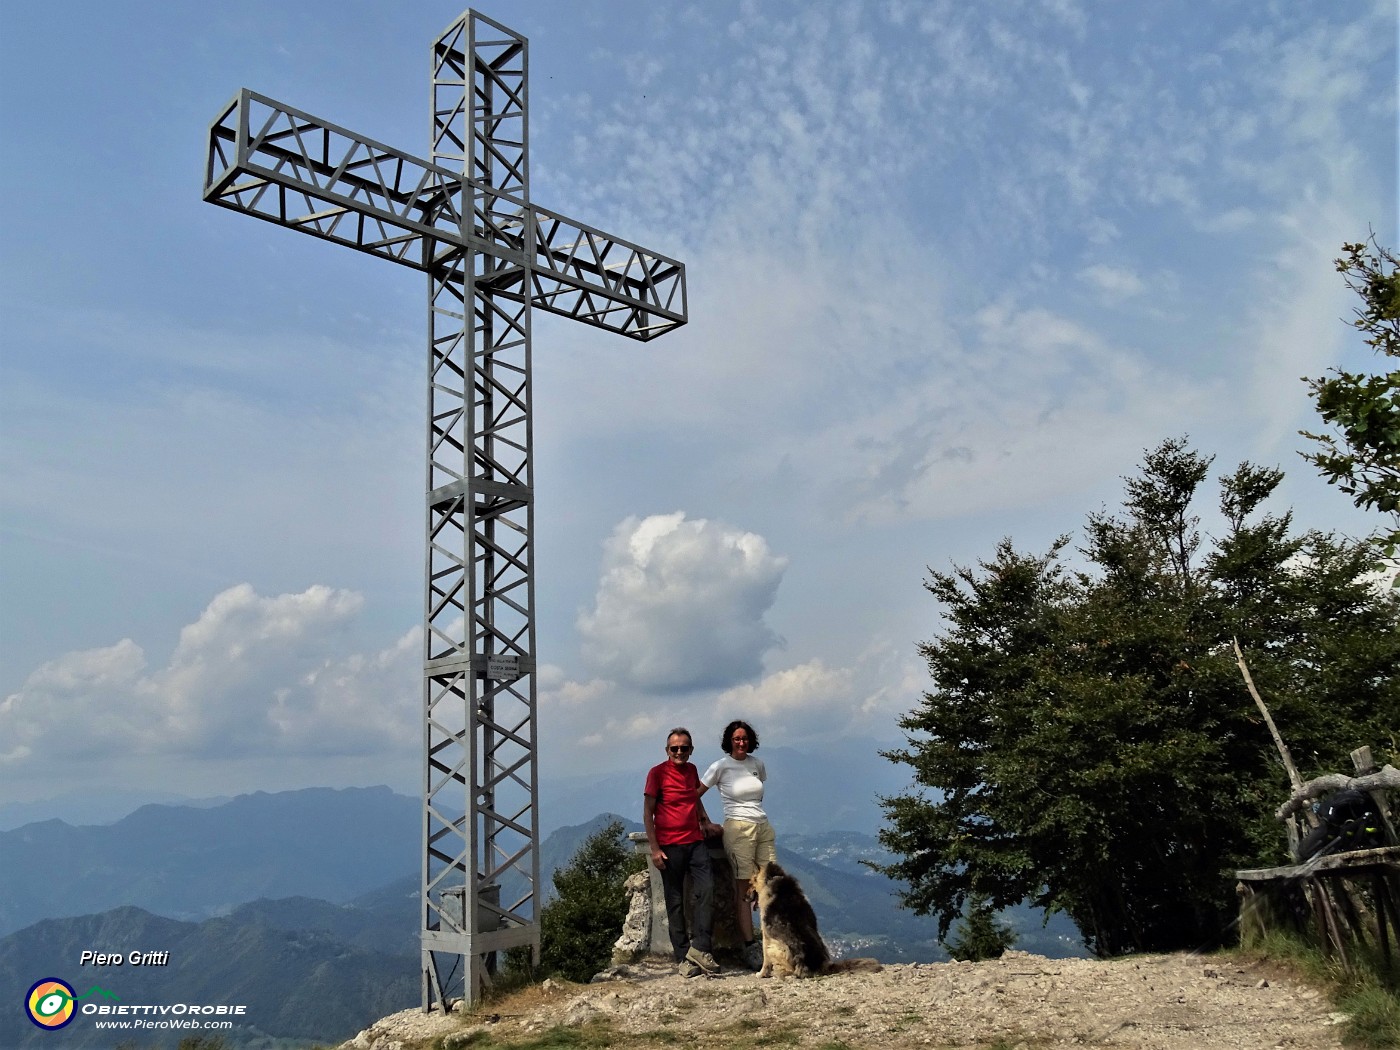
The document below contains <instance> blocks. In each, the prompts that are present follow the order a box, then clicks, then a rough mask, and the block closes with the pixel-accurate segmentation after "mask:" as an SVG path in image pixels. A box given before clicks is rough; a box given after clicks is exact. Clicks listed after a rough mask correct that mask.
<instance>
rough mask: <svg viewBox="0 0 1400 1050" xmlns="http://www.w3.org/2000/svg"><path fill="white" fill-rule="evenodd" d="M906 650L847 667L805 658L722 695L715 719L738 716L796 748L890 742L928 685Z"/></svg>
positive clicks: (885, 651) (884, 650) (881, 649)
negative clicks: (858, 739) (845, 741)
mask: <svg viewBox="0 0 1400 1050" xmlns="http://www.w3.org/2000/svg"><path fill="white" fill-rule="evenodd" d="M926 677H927V676H926V674H925V673H924V672H923V670H922V665H921V664H920V663H919V661H918V660H917V659H916V658H915V657H914V655H913V652H912V647H910V649H909V650H908V651H897V650H895V649H893V648H891V647H889V646H888V645H883V644H877V645H874V646H871V647H870V648H869V649H867V650H866V651H865V652H863V653H861V654H860V655H859V656H858V657H857V659H856V660H855V662H854V663H853V664H852V665H851V666H850V667H830V666H828V665H827V664H826V663H825V662H824V661H823V660H820V659H816V660H809V661H807V662H806V663H803V664H799V665H797V666H795V667H789V668H785V669H783V670H780V671H775V672H774V673H772V674H770V675H768V676H766V677H765V678H764V679H763V680H762V681H759V682H754V683H746V684H744V685H739V686H735V687H733V688H732V689H727V690H725V691H724V692H723V693H721V694H720V695H719V696H718V697H716V699H715V705H714V711H715V719H716V721H717V722H718V723H719V724H721V725H723V724H726V723H727V722H728V721H729V720H730V719H733V718H743V719H745V720H746V721H749V722H752V723H753V724H754V726H755V727H756V728H758V729H759V732H760V735H763V734H767V736H768V738H769V739H771V740H782V741H783V742H784V744H786V745H788V746H794V747H802V746H807V745H815V744H831V743H833V742H838V741H840V740H841V739H842V738H843V737H855V736H888V735H889V734H890V733H891V732H892V731H893V728H894V724H895V721H896V720H897V719H898V717H899V716H900V715H902V714H904V713H905V712H907V711H909V710H911V709H912V708H913V706H914V704H915V702H916V700H917V698H918V696H919V693H920V690H921V689H922V688H923V687H924V686H925V685H926V684H927V682H926Z"/></svg>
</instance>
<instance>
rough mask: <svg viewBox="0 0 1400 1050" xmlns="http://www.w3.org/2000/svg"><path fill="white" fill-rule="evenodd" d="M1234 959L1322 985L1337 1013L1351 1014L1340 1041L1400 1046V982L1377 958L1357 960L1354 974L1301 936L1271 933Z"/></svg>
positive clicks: (1375, 1048) (1365, 1048)
mask: <svg viewBox="0 0 1400 1050" xmlns="http://www.w3.org/2000/svg"><path fill="white" fill-rule="evenodd" d="M1230 954H1232V955H1234V956H1236V957H1237V958H1240V959H1243V960H1245V961H1248V962H1251V963H1255V964H1263V965H1266V966H1268V965H1273V966H1277V967H1281V968H1282V969H1283V970H1284V972H1290V971H1291V973H1292V974H1294V975H1298V976H1301V977H1302V978H1303V979H1304V980H1306V981H1308V982H1309V983H1310V984H1314V985H1317V986H1319V987H1320V988H1321V989H1322V990H1323V991H1324V992H1325V993H1326V994H1327V996H1328V998H1329V999H1331V1001H1332V1004H1333V1008H1334V1009H1335V1010H1336V1011H1337V1012H1338V1013H1344V1014H1346V1015H1348V1020H1347V1021H1346V1023H1345V1025H1344V1026H1343V1028H1342V1042H1343V1043H1344V1044H1345V1045H1347V1046H1354V1047H1358V1048H1361V1050H1386V1048H1391V1047H1397V1046H1400V981H1397V979H1396V974H1395V973H1394V971H1392V972H1390V973H1389V974H1387V973H1386V972H1385V967H1384V965H1383V964H1382V962H1381V960H1380V959H1379V958H1375V957H1358V952H1357V951H1356V950H1355V949H1354V950H1353V953H1352V961H1353V964H1354V965H1355V966H1356V969H1353V970H1345V969H1343V968H1342V965H1341V963H1340V962H1338V961H1337V960H1335V959H1331V958H1328V957H1327V956H1326V955H1324V954H1323V953H1322V950H1321V949H1320V948H1317V947H1315V946H1313V945H1311V944H1308V943H1307V942H1305V941H1303V940H1302V939H1300V938H1299V937H1297V936H1295V935H1292V934H1289V933H1284V932H1279V931H1270V932H1269V933H1267V934H1266V935H1264V936H1263V937H1261V938H1258V939H1256V940H1255V941H1254V942H1253V943H1252V944H1251V945H1250V947H1249V948H1236V949H1233V950H1232V951H1231V952H1230Z"/></svg>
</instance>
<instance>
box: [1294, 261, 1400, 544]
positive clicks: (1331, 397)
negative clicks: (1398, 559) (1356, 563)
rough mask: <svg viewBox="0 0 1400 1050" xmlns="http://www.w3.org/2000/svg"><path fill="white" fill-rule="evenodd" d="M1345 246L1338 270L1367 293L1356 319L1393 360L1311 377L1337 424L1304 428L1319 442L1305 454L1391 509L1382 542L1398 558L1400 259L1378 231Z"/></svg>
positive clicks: (1361, 495) (1363, 500) (1371, 505)
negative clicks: (1368, 370)
mask: <svg viewBox="0 0 1400 1050" xmlns="http://www.w3.org/2000/svg"><path fill="white" fill-rule="evenodd" d="M1342 252H1343V254H1342V257H1341V258H1339V259H1337V261H1336V264H1337V271H1338V272H1339V273H1341V274H1342V275H1343V279H1344V280H1345V281H1346V284H1347V287H1348V288H1350V289H1351V290H1352V291H1354V292H1355V293H1356V294H1357V295H1358V296H1360V297H1361V305H1360V306H1358V307H1357V308H1356V309H1355V310H1354V311H1353V313H1354V314H1355V318H1354V319H1353V320H1352V321H1351V325H1352V327H1354V328H1356V329H1357V330H1358V331H1360V332H1362V333H1364V334H1365V336H1366V343H1367V345H1368V346H1370V347H1371V349H1373V350H1374V351H1376V352H1377V353H1378V354H1381V355H1382V356H1383V357H1388V358H1391V359H1392V360H1393V361H1394V362H1395V367H1393V368H1392V369H1391V370H1390V371H1389V372H1385V373H1378V374H1374V375H1367V374H1364V373H1356V372H1346V371H1343V370H1342V369H1340V368H1336V369H1333V370H1332V371H1331V372H1329V373H1328V374H1327V375H1325V376H1321V377H1319V378H1317V379H1306V378H1305V380H1304V381H1305V382H1306V383H1307V384H1308V388H1309V389H1310V390H1311V391H1312V394H1313V398H1314V400H1315V401H1316V403H1317V411H1318V415H1320V416H1321V417H1322V420H1323V422H1325V423H1326V424H1327V425H1328V426H1329V427H1331V428H1332V430H1331V432H1330V433H1321V434H1314V433H1312V432H1310V431H1306V430H1304V431H1302V432H1301V433H1302V434H1303V436H1304V437H1307V438H1311V439H1312V440H1313V441H1315V442H1317V444H1318V446H1319V450H1318V451H1317V452H1312V453H1304V455H1303V458H1304V459H1306V460H1307V461H1308V462H1310V463H1312V464H1314V465H1315V466H1316V467H1317V468H1318V472H1319V473H1320V474H1321V475H1322V476H1323V477H1324V478H1326V479H1327V483H1328V484H1329V485H1336V486H1337V487H1338V488H1339V489H1341V490H1342V491H1343V492H1345V493H1346V494H1347V495H1348V496H1350V497H1351V498H1352V500H1353V501H1354V502H1355V503H1356V505H1357V506H1358V507H1363V508H1367V509H1370V510H1377V511H1380V512H1381V513H1382V514H1388V515H1390V518H1391V528H1390V530H1389V531H1388V532H1385V533H1383V535H1382V537H1381V542H1382V544H1383V545H1384V547H1385V548H1386V553H1387V554H1388V555H1389V556H1390V557H1392V558H1393V557H1395V555H1396V552H1397V548H1400V270H1397V266H1398V265H1400V264H1398V263H1397V260H1396V258H1395V256H1394V255H1393V254H1391V252H1389V251H1388V250H1386V249H1385V248H1382V247H1381V246H1380V245H1379V244H1377V243H1376V240H1375V238H1374V237H1372V238H1371V240H1370V242H1369V243H1364V244H1344V245H1342Z"/></svg>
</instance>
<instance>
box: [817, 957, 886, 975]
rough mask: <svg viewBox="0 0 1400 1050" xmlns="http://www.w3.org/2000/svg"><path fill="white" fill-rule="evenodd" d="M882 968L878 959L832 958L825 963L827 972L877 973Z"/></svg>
mask: <svg viewBox="0 0 1400 1050" xmlns="http://www.w3.org/2000/svg"><path fill="white" fill-rule="evenodd" d="M883 969H884V966H882V965H881V964H880V960H879V959H833V960H832V961H831V962H829V963H827V964H826V972H827V973H879V972H880V971H881V970H883Z"/></svg>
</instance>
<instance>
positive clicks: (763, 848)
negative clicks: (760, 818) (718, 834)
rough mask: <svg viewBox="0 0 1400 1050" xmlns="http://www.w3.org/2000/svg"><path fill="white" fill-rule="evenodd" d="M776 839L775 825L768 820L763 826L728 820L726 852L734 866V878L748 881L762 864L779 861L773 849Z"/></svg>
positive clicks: (748, 821)
mask: <svg viewBox="0 0 1400 1050" xmlns="http://www.w3.org/2000/svg"><path fill="white" fill-rule="evenodd" d="M775 838H776V836H775V835H774V834H773V825H772V824H770V823H768V821H766V820H765V821H764V822H763V823H761V824H755V823H754V822H753V821H751V820H726V821H725V822H724V852H725V853H726V854H728V856H729V863H730V864H732V865H733V866H734V878H735V879H747V878H748V877H749V876H751V875H752V874H753V873H754V872H755V871H757V870H758V866H759V865H760V864H767V863H768V862H769V861H770V860H777V859H778V854H777V852H776V851H775V850H774V849H773V842H774V839H775Z"/></svg>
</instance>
